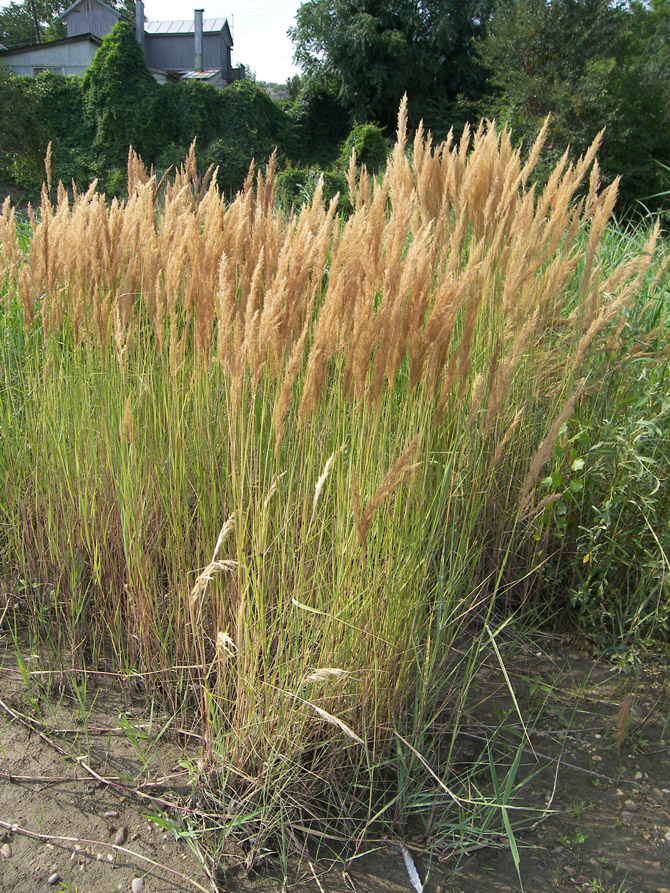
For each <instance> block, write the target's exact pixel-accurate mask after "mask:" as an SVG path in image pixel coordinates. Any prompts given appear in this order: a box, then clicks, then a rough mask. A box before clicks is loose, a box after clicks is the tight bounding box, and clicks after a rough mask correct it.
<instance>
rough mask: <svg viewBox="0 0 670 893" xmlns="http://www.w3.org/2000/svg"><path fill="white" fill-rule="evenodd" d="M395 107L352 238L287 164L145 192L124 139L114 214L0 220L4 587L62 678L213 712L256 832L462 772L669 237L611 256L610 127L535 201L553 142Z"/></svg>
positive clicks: (347, 225)
mask: <svg viewBox="0 0 670 893" xmlns="http://www.w3.org/2000/svg"><path fill="white" fill-rule="evenodd" d="M405 122H406V109H405V107H404V106H403V107H402V108H401V112H400V116H399V127H398V139H397V143H396V145H395V149H394V150H393V152H392V154H391V156H390V158H389V161H388V164H387V167H386V170H385V172H384V173H383V175H381V176H380V177H379V178H378V179H376V180H375V179H371V178H370V177H369V176H368V175H367V173H366V172H365V170H364V169H363V171H362V172H361V173H360V175H358V173H357V170H356V166H355V160H352V165H351V167H350V172H349V178H348V184H349V196H348V198H349V201H350V202H351V207H352V209H353V212H352V213H351V214H350V215H349V216H348V217H347V219H346V220H344V219H340V218H339V217H338V214H337V206H336V200H334V201H332V202H330V203H329V205H328V206H326V205H325V204H324V203H323V201H322V193H321V190H320V189H317V191H316V194H315V196H314V199H313V201H312V203H311V205H307V206H305V207H302V208H300V210H299V211H297V212H292V213H290V214H286V213H284V212H282V211H281V210H278V209H277V205H276V201H275V171H274V165H273V162H271V163H270V165H269V166H268V168H267V170H266V171H265V172H264V173H262V172H258V173H255V172H254V171H253V169H252V171H251V172H250V174H249V176H248V178H247V181H246V183H245V186H244V189H243V190H242V191H241V192H240V193H239V194H238V195H237V197H236V198H235V199H234V201H232V202H230V203H226V202H225V201H224V199H223V197H222V196H221V194H220V193H219V191H218V189H217V187H216V178H213V179H212V181H211V183H210V184H209V185H208V183H207V180H206V179H205V181H204V182H201V181H200V180H199V178H198V176H197V172H196V162H195V158H194V156H193V154H191V155H190V156H189V158H188V160H187V162H186V163H185V165H184V166H183V168H182V169H181V170H180V172H179V173H178V175H177V176H176V178H175V179H174V181H173V182H166V183H161V184H157V183H156V181H155V178H154V177H153V176H151V175H150V174H149V173H147V171H146V170H145V168H144V167H143V165H142V163H141V161H140V159H139V158H137V157H136V156H135V155H134V154H133V153H132V151H131V153H130V156H129V164H128V170H129V191H128V198H127V199H126V200H125V201H123V202H118V201H117V200H113V201H111V202H108V201H106V200H105V197H104V196H102V195H100V194H98V193H97V192H96V191H95V189H94V187H91V188H90V189H89V190H88V191H87V192H86V193H76V192H75V194H74V196H73V197H68V195H67V193H66V191H65V190H64V189H63V187H62V186H60V185H59V187H58V189H57V192H56V196H55V200H52V198H51V194H52V193H51V186H50V184H49V183H47V185H45V187H44V189H43V192H42V201H41V205H40V208H39V211H35V213H32V212H31V214H30V221H29V229H30V238H29V241H28V242H27V243H26V242H25V240H24V241H22V239H23V238H24V236H23V233H22V230H21V227H20V225H19V224H18V223H17V220H16V218H15V213H14V211H13V210H12V209H11V208H10V207H9V205H8V204H7V203H6V204H5V205H4V207H3V211H2V216H1V217H0V283H2V288H3V294H4V298H3V304H2V311H1V319H2V332H3V337H2V345H1V347H0V351H1V352H2V353H1V357H2V359H1V362H2V380H1V383H0V426H1V431H2V436H1V437H0V471H1V474H2V485H3V490H4V500H3V507H2V512H1V515H0V562H1V572H2V574H3V575H4V576H5V577H6V578H8V579H9V580H11V581H13V584H14V588H15V591H16V592H17V593H18V595H19V596H20V603H21V606H22V608H23V610H24V614H25V617H26V619H27V621H28V623H29V624H30V627H31V631H32V635H33V636H34V637H35V638H36V639H38V640H39V641H40V642H41V643H43V644H44V643H46V644H50V645H51V647H52V648H53V649H54V651H55V652H56V653H58V654H59V655H61V659H62V660H67V661H68V662H70V663H71V665H72V666H81V665H82V664H84V663H85V664H86V665H93V664H96V663H98V662H101V661H106V662H108V663H110V662H111V663H112V664H113V665H114V666H116V667H118V668H119V669H126V670H129V671H130V670H131V669H132V671H133V672H135V673H141V674H145V676H144V678H145V679H146V680H147V681H148V682H150V683H151V684H152V685H154V686H155V688H156V689H157V690H158V691H160V692H161V693H162V694H163V696H164V697H165V698H166V699H167V701H168V702H169V703H170V704H171V706H172V707H173V709H175V710H184V711H195V715H197V716H198V717H199V720H200V723H201V730H202V737H203V748H204V753H203V757H204V764H205V766H206V767H207V770H208V771H210V772H211V773H213V776H210V777H216V779H217V781H218V783H219V784H220V785H224V784H225V785H229V786H231V788H232V789H234V790H235V802H236V803H237V804H238V806H239V808H240V809H242V810H244V809H246V810H247V811H248V815H249V816H252V817H255V818H254V820H255V821H257V822H258V828H259V839H260V837H261V836H262V834H271V833H274V832H275V831H276V830H277V828H279V827H280V826H282V827H283V825H282V822H284V820H285V819H287V818H290V819H292V820H293V821H294V822H297V823H298V824H299V826H300V827H301V828H302V829H303V830H304V829H305V828H311V827H313V824H314V822H315V821H317V820H318V821H322V820H324V819H329V820H332V821H333V822H335V821H336V820H338V821H343V822H345V824H346V821H349V822H353V820H354V817H356V820H357V821H359V820H360V821H361V822H363V825H365V823H366V822H369V821H371V820H372V819H373V818H377V819H383V820H386V819H387V818H389V816H390V817H393V816H394V815H395V816H397V815H400V816H403V815H405V814H406V813H405V812H403V810H402V809H400V807H401V806H402V805H403V804H407V802H408V798H409V797H410V794H411V790H412V786H413V785H414V786H415V787H416V786H417V785H418V784H419V781H418V779H419V777H421V778H424V780H425V777H428V776H426V775H425V772H424V768H425V767H424V763H422V762H421V760H420V759H419V756H418V755H419V754H420V753H423V752H425V753H426V755H427V758H428V760H429V761H430V760H431V759H432V757H431V753H432V751H433V750H434V751H435V754H436V757H435V758H436V760H437V751H438V750H439V751H440V754H441V756H440V758H439V761H438V762H436V763H435V766H436V767H437V770H438V771H439V772H440V773H443V772H446V771H447V768H448V765H449V759H450V755H451V754H452V752H453V742H454V740H455V736H456V733H457V728H458V721H459V719H458V718H459V715H460V712H459V711H462V706H463V702H464V698H465V696H466V693H467V687H468V680H469V679H470V678H471V675H472V673H473V672H474V670H475V669H476V662H477V653H478V652H477V648H478V647H480V646H481V647H484V645H483V642H484V641H488V639H487V636H488V633H487V634H486V636H484V634H483V633H482V630H484V629H486V630H489V632H490V630H491V624H492V623H493V621H494V618H495V617H496V616H498V615H497V613H496V612H497V611H498V610H499V609H501V608H506V609H508V610H511V609H512V608H513V607H514V606H515V605H518V604H519V603H520V602H522V601H523V600H524V599H526V598H528V597H529V595H530V594H532V591H533V586H534V580H535V575H534V571H535V569H536V568H537V567H538V566H540V565H541V564H542V562H543V560H544V558H545V553H544V549H545V546H546V543H547V539H546V537H545V535H544V533H543V528H542V525H541V518H542V516H543V511H544V509H545V508H546V506H547V505H549V504H551V503H552V502H553V501H554V496H553V495H549V496H548V497H547V496H546V494H545V493H544V491H543V489H542V486H541V483H540V482H541V479H542V476H543V474H544V473H545V472H544V469H545V466H546V465H547V462H548V461H550V459H551V457H552V455H553V452H554V449H555V447H556V444H557V442H558V441H559V439H560V437H561V431H562V430H563V426H564V425H565V424H566V423H567V422H568V420H570V419H571V418H572V417H573V415H574V412H575V409H576V407H578V405H579V403H580V401H581V400H583V399H584V398H585V395H588V394H589V393H590V392H593V391H597V390H598V388H599V383H598V381H597V380H594V379H593V377H592V376H591V374H590V370H591V367H592V364H593V358H594V357H595V356H603V355H605V354H607V353H608V352H609V351H612V350H614V349H615V345H616V343H617V337H618V335H617V331H618V330H617V325H618V324H619V321H620V319H621V314H622V313H623V312H624V311H625V308H626V307H627V306H628V305H629V304H630V303H631V302H632V300H633V299H634V297H635V296H636V295H637V293H638V292H639V290H640V289H641V288H642V287H643V285H644V283H645V280H646V278H647V277H648V271H649V267H650V264H651V263H652V253H653V251H654V245H655V241H656V238H657V232H656V231H653V232H652V233H651V234H650V236H649V239H648V241H647V242H646V244H645V245H643V246H641V248H640V250H639V251H638V252H635V253H634V254H633V255H632V256H630V257H625V258H623V259H621V261H620V262H617V263H614V264H612V265H607V269H605V265H604V264H603V261H602V258H601V253H600V246H601V240H602V238H603V234H604V232H605V229H606V226H607V223H608V220H609V218H610V215H611V212H612V208H613V207H614V202H615V198H616V184H614V185H612V186H610V187H608V188H606V189H604V190H602V191H600V188H599V178H598V166H597V162H596V161H595V156H596V150H597V146H598V143H597V141H596V143H595V144H594V145H593V146H592V147H591V149H590V150H589V152H588V153H587V155H586V156H585V157H584V158H582V159H581V160H580V161H579V162H578V163H577V164H576V165H572V164H569V163H568V161H567V157H566V158H564V159H563V160H562V161H561V162H560V163H559V165H558V166H557V168H556V170H555V171H554V173H553V175H552V176H551V177H550V178H549V181H548V183H547V185H546V187H545V188H544V189H543V190H542V191H540V192H538V191H536V190H535V189H534V188H533V187H532V186H529V180H530V176H531V173H532V171H533V167H534V165H535V164H536V162H537V160H538V158H539V156H540V152H541V149H542V142H543V139H544V132H543V133H542V134H541V136H540V138H539V139H538V142H537V143H536V145H535V146H534V147H533V149H532V152H531V154H530V156H529V157H528V159H527V160H525V161H524V160H523V159H522V158H521V156H520V154H519V151H517V150H515V149H514V148H513V147H512V144H511V141H510V137H509V134H507V133H505V132H503V133H502V134H499V133H497V132H496V130H495V129H494V128H493V127H492V126H486V125H481V126H480V127H479V128H478V129H477V130H476V132H474V133H472V132H470V130H467V129H466V131H465V133H464V135H463V138H462V139H461V140H460V143H458V144H453V143H452V141H451V139H450V138H449V139H447V141H446V142H445V143H443V144H441V145H438V146H433V145H432V143H431V140H430V136H427V135H426V134H425V133H424V132H423V130H422V129H421V128H420V129H419V130H418V132H417V134H416V136H415V138H414V141H413V144H412V145H411V146H408V145H407V144H406V123H405ZM480 636H483V638H480ZM463 643H465V648H464V647H463ZM436 724H437V725H436ZM438 726H439V728H440V730H441V734H447V733H448V735H447V739H448V741H449V740H450V741H451V744H447V746H446V747H445V746H441V747H440V748H438V747H437V746H436V745H435V739H434V736H435V734H436V733H435V731H434V730H435V729H436V728H437V727H438ZM431 736H433V737H431ZM449 736H451V737H449ZM402 742H405V743H404V744H403V743H402ZM400 754H402V759H400V756H399V755H400ZM422 759H423V760H424V762H425V759H426V758H423V757H422ZM393 760H396V762H395V763H394V762H393ZM398 761H399V762H398ZM438 763H439V765H438ZM400 765H402V767H403V770H402V773H401V772H400V769H399V768H398V767H399V766H400ZM401 775H402V779H403V783H402V785H401V784H400V781H399V779H400V777H401ZM347 779H349V780H351V779H353V780H354V781H353V782H352V783H351V784H349V781H346V780H347ZM393 779H395V782H394V783H397V785H398V791H397V793H396V795H394V796H390V795H388V796H387V794H379V791H384V790H387V788H388V784H389V783H390V782H391V781H392V780H393ZM428 780H429V781H430V783H431V784H432V783H433V781H434V779H433V778H432V777H429V779H428ZM507 788H509V785H508V786H507ZM442 793H443V792H442V789H440V796H442ZM436 796H437V795H436ZM380 797H381V799H379V798H380ZM444 797H445V800H444V803H442V805H441V807H440V809H441V812H440V813H439V814H440V815H446V814H447V813H449V810H450V809H453V810H455V811H456V813H457V814H458V815H466V814H468V809H469V808H470V807H469V805H468V803H469V801H467V800H459V799H458V798H455V799H454V798H453V797H451V796H447V795H446V794H445V795H444ZM384 798H386V799H384ZM436 802H437V801H436ZM240 804H242V805H241V806H240ZM472 808H473V809H474V807H472ZM398 810H400V812H398ZM429 812H430V810H429ZM449 815H451V813H449ZM506 816H507V813H505V817H506ZM250 820H251V819H250ZM345 820H346V821H345ZM468 821H470V820H468ZM347 827H349V828H351V827H354V826H353V825H348V826H347ZM355 827H356V828H359V827H360V825H356V826H355Z"/></svg>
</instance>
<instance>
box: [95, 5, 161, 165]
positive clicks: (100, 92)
mask: <svg viewBox="0 0 670 893" xmlns="http://www.w3.org/2000/svg"><path fill="white" fill-rule="evenodd" d="M83 89H84V97H85V103H86V110H87V113H88V115H89V120H90V122H91V124H92V126H93V128H94V132H95V136H94V138H93V149H94V151H95V153H96V156H97V161H98V162H99V164H100V165H101V167H103V168H106V167H108V166H110V165H116V166H120V167H123V166H124V165H125V163H126V159H127V157H128V147H129V146H131V145H132V146H133V148H134V149H135V150H136V151H138V152H140V153H142V154H143V155H144V157H145V158H146V160H147V161H148V162H151V161H153V159H154V158H155V157H156V155H157V153H158V150H159V148H160V140H161V132H160V128H157V127H156V126H155V118H154V114H153V103H152V99H154V98H155V95H156V93H157V91H158V84H157V83H156V81H155V80H154V78H153V77H152V75H151V72H150V71H149V69H148V68H147V66H146V64H145V62H144V55H143V52H142V48H141V47H140V45H139V43H138V42H137V40H136V39H135V32H134V30H133V28H132V26H131V25H130V24H128V22H119V23H118V24H117V25H115V26H114V27H113V28H112V30H111V31H110V32H109V34H108V35H107V36H106V37H105V39H104V40H103V42H102V46H101V47H100V49H99V50H98V52H97V53H96V54H95V58H94V59H93V62H92V63H91V67H90V68H89V69H88V71H87V72H86V74H85V76H84V84H83Z"/></svg>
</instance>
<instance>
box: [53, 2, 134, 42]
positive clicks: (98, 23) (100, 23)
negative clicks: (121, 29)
mask: <svg viewBox="0 0 670 893" xmlns="http://www.w3.org/2000/svg"><path fill="white" fill-rule="evenodd" d="M64 19H65V24H66V26H67V36H68V37H76V36H77V34H95V36H96V37H104V36H105V35H106V34H108V33H109V32H110V31H111V30H112V28H113V27H114V25H116V23H117V22H119V21H120V20H121V17H120V15H119V14H118V13H117V12H115V11H114V10H113V9H108V8H107V7H106V6H101V5H100V4H99V3H96V2H95V0H84V3H81V4H80V5H79V6H78V7H77V8H76V9H73V10H72V12H70V13H68V14H67V15H66V16H64Z"/></svg>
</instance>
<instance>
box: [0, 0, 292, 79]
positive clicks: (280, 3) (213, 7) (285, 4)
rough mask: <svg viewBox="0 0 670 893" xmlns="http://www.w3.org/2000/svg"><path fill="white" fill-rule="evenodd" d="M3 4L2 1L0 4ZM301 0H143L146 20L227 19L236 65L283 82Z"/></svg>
mask: <svg viewBox="0 0 670 893" xmlns="http://www.w3.org/2000/svg"><path fill="white" fill-rule="evenodd" d="M0 5H3V4H0ZM299 6H300V0H144V14H145V17H146V18H147V19H152V20H154V21H160V20H163V19H190V18H191V17H192V16H193V10H194V9H200V8H202V9H204V10H205V16H204V17H205V18H206V19H213V18H218V17H222V18H226V19H228V24H229V25H230V29H231V31H232V32H233V41H234V44H235V45H234V47H233V65H240V64H242V65H247V66H248V67H249V68H251V69H252V70H253V71H254V72H255V73H256V77H257V78H258V80H259V81H274V82H275V83H278V84H283V83H285V82H286V80H287V79H288V78H289V77H291V75H294V74H296V73H297V71H298V69H297V68H296V67H295V65H294V64H293V44H292V43H291V41H290V40H289V38H288V36H287V35H286V31H287V29H288V28H290V27H291V25H293V24H294V23H295V14H296V11H297V10H298V7H299Z"/></svg>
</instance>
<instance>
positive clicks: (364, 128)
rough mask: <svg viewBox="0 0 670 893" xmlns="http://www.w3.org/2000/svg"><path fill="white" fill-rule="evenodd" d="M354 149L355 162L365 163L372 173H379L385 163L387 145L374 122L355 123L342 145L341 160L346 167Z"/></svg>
mask: <svg viewBox="0 0 670 893" xmlns="http://www.w3.org/2000/svg"><path fill="white" fill-rule="evenodd" d="M354 150H356V162H357V163H358V164H359V165H365V166H366V168H367V169H368V171H369V172H370V173H372V174H376V173H379V171H381V170H383V168H384V167H385V165H386V158H387V156H388V146H387V145H386V140H385V139H384V134H383V133H382V131H381V129H380V128H379V127H376V126H375V125H374V124H357V125H356V126H355V127H354V128H353V129H352V131H351V133H350V134H349V136H348V137H347V138H346V140H345V142H344V146H343V147H342V153H341V156H340V157H341V162H342V164H343V165H344V166H345V167H346V165H348V164H349V159H350V158H351V153H352V152H353V151H354Z"/></svg>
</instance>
